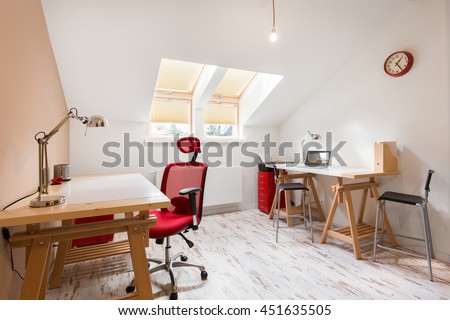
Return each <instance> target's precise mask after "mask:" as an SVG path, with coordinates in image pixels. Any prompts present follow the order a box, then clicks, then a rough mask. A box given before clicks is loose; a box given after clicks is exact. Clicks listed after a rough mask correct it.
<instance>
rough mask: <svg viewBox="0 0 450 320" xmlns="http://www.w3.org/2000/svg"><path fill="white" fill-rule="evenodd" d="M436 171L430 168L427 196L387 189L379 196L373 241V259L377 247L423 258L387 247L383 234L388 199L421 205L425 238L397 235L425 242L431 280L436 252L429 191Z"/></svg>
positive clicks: (426, 189) (421, 256) (431, 278)
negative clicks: (429, 212)
mask: <svg viewBox="0 0 450 320" xmlns="http://www.w3.org/2000/svg"><path fill="white" fill-rule="evenodd" d="M433 173H434V171H433V170H429V171H428V176H427V180H426V183H425V197H421V196H416V195H411V194H405V193H399V192H392V191H386V192H385V193H383V194H382V195H381V196H380V197H379V198H378V202H377V213H376V217H375V237H374V241H373V261H376V254H377V247H379V248H383V249H387V250H391V251H395V252H400V253H405V254H409V255H411V256H415V257H419V258H423V257H424V256H423V255H419V254H415V253H412V252H407V251H404V250H400V249H396V248H392V247H387V246H384V245H383V236H384V233H385V230H384V219H385V216H386V201H391V202H396V203H402V204H407V205H413V206H420V207H421V208H422V220H423V230H424V235H425V239H420V238H415V237H409V236H404V235H395V236H397V237H403V238H408V239H412V240H420V241H424V242H425V248H426V259H427V261H428V271H429V274H430V280H431V281H433V273H432V270H431V259H432V258H434V252H433V243H432V241H431V229H430V221H429V219H428V209H427V204H428V193H429V192H430V182H431V176H432V175H433ZM380 210H381V211H382V221H381V235H380V237H378V232H379V230H378V224H379V213H380Z"/></svg>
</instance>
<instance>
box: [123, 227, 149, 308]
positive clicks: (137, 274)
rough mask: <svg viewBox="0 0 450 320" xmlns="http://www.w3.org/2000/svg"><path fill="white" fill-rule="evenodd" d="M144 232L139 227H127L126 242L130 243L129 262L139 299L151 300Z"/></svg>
mask: <svg viewBox="0 0 450 320" xmlns="http://www.w3.org/2000/svg"><path fill="white" fill-rule="evenodd" d="M144 231H146V230H143V229H142V227H140V226H139V227H132V226H130V227H128V241H129V242H130V254H131V262H132V264H133V270H134V278H135V281H136V289H137V292H138V295H139V298H140V299H147V300H148V299H153V291H152V286H151V283H150V273H149V271H148V267H147V257H146V255H145V243H144V237H143V232H144ZM147 232H148V230H147Z"/></svg>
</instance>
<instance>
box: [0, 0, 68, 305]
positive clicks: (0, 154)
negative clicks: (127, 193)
mask: <svg viewBox="0 0 450 320" xmlns="http://www.w3.org/2000/svg"><path fill="white" fill-rule="evenodd" d="M0 8H1V10H0V30H2V31H1V32H0V47H1V50H0V70H1V72H0V88H1V89H0V112H1V113H0V115H1V118H2V125H1V126H0V181H1V182H2V185H3V187H2V191H1V192H0V208H4V207H5V206H7V205H8V204H10V203H12V202H13V201H15V200H17V199H20V198H21V197H23V196H25V195H27V194H30V193H32V192H33V191H36V190H37V187H38V184H39V177H38V172H39V171H38V145H37V143H36V141H35V140H34V135H35V134H36V133H37V132H39V131H42V130H43V131H45V132H47V133H48V132H49V131H50V130H51V129H52V128H53V127H55V126H56V125H57V124H58V123H59V122H60V121H61V119H63V118H64V116H65V115H66V114H67V112H68V111H67V108H66V102H65V99H64V93H63V90H62V87H61V82H60V79H59V74H58V70H57V68H56V62H55V58H54V56H53V51H52V47H51V44H50V39H49V37H48V32H47V26H46V24H45V19H44V14H43V12H42V6H41V3H40V1H39V0H29V1H14V0H0ZM4 30H6V31H4ZM68 140H69V130H68V126H65V127H63V128H61V130H60V132H58V134H57V135H55V136H54V137H53V138H52V139H51V140H50V141H49V146H48V156H49V165H50V168H52V166H53V164H56V163H65V162H67V160H68V158H69V147H68ZM0 214H2V213H1V212H0ZM16 231H17V227H13V228H10V232H11V233H14V232H16ZM9 249H10V247H9V245H8V243H7V241H6V240H4V239H3V237H1V238H0V284H1V285H0V300H3V299H17V298H18V296H19V291H20V288H21V285H22V280H21V279H20V278H19V276H18V275H17V274H16V273H14V272H13V271H12V269H11V261H10V251H9ZM24 260H25V250H24V249H15V250H14V265H15V268H16V269H17V270H18V271H19V272H20V273H21V274H22V275H23V274H24Z"/></svg>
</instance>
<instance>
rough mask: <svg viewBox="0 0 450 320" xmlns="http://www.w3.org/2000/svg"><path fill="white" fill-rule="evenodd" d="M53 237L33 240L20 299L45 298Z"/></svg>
mask: <svg viewBox="0 0 450 320" xmlns="http://www.w3.org/2000/svg"><path fill="white" fill-rule="evenodd" d="M51 244H52V242H51V237H45V238H37V239H34V240H33V244H32V245H31V248H30V255H29V258H28V263H27V271H26V273H25V280H24V281H23V284H22V290H21V292H20V299H23V300H36V299H43V298H45V290H46V285H47V283H46V282H47V275H48V270H46V268H48V258H49V254H50V248H51Z"/></svg>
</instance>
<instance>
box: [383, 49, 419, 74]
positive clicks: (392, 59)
mask: <svg viewBox="0 0 450 320" xmlns="http://www.w3.org/2000/svg"><path fill="white" fill-rule="evenodd" d="M413 62H414V59H413V56H412V54H411V53H409V52H407V51H398V52H394V53H393V54H391V55H390V56H389V57H388V58H387V59H386V61H385V63H384V71H385V72H386V73H387V74H388V75H390V76H393V77H400V76H403V75H404V74H406V73H407V72H408V71H409V70H410V69H411V67H412V65H413Z"/></svg>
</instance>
